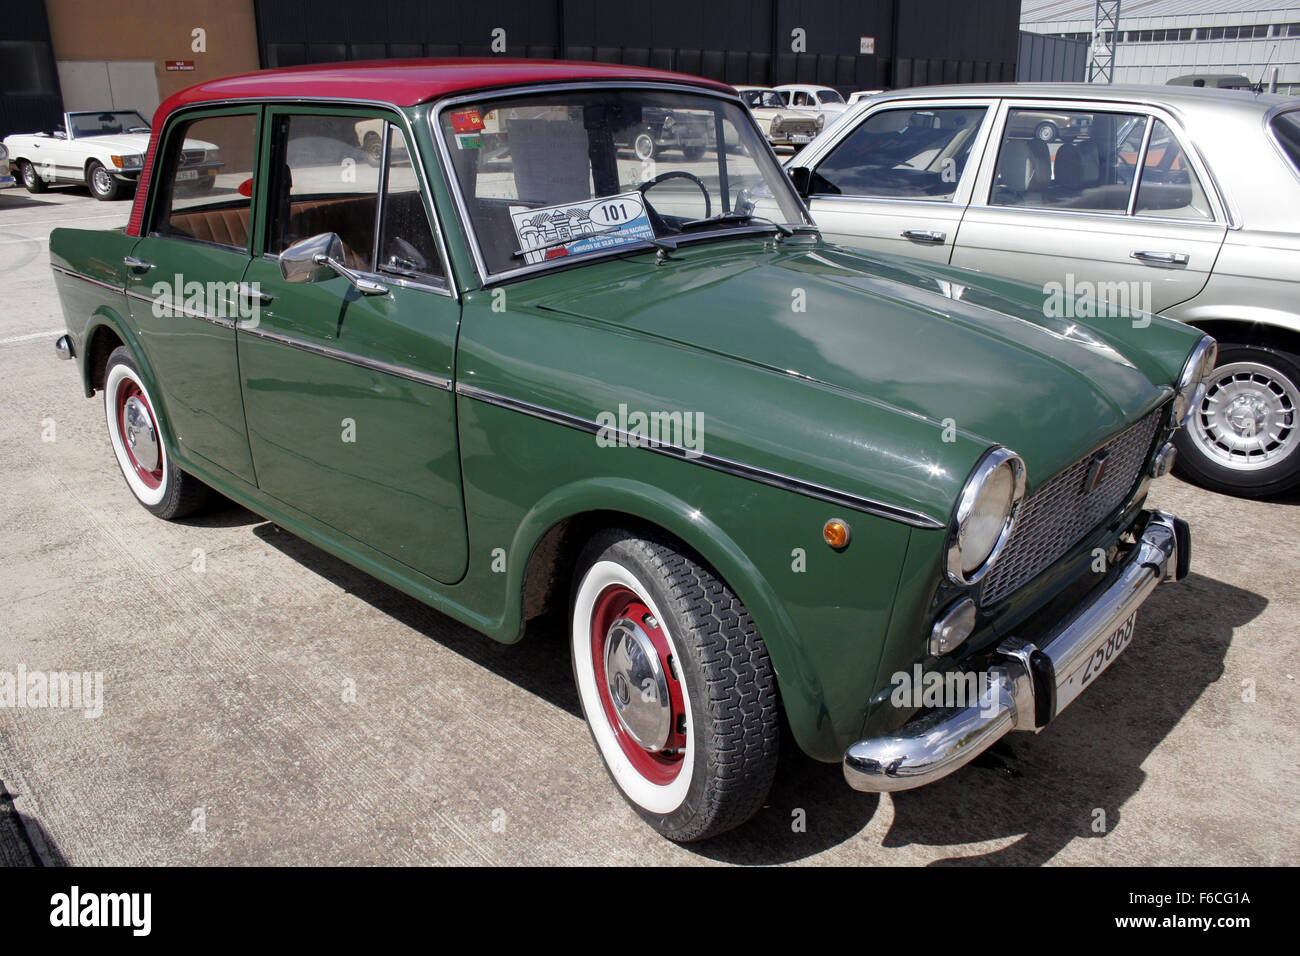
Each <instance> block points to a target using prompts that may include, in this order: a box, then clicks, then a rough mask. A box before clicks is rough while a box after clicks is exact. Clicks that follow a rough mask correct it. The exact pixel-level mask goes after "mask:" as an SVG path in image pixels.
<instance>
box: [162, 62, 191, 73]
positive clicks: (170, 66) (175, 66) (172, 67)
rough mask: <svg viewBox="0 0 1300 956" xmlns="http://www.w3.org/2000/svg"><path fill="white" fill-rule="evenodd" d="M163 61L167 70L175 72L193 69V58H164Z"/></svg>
mask: <svg viewBox="0 0 1300 956" xmlns="http://www.w3.org/2000/svg"><path fill="white" fill-rule="evenodd" d="M164 62H165V63H166V64H167V70H168V72H175V71H177V70H192V69H194V61H193V60H165V61H164Z"/></svg>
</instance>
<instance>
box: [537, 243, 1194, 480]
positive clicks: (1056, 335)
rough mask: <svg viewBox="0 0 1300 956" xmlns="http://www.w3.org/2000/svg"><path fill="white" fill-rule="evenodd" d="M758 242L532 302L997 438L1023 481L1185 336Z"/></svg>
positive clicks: (856, 257)
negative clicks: (1017, 460) (1021, 469)
mask: <svg viewBox="0 0 1300 956" xmlns="http://www.w3.org/2000/svg"><path fill="white" fill-rule="evenodd" d="M759 243H760V240H758V239H750V240H747V241H744V242H734V243H725V244H722V245H715V246H712V247H706V246H696V247H682V248H681V249H679V250H677V251H676V252H674V253H673V258H672V259H670V260H668V261H666V262H663V263H662V264H660V265H657V266H649V267H647V268H646V269H645V270H644V271H641V272H636V273H628V272H625V271H624V272H620V273H619V274H618V275H617V278H613V279H611V280H610V281H607V282H599V281H598V282H596V283H595V284H586V285H583V286H581V287H578V288H574V287H573V286H568V288H567V289H566V291H565V292H564V293H563V294H562V295H554V296H550V297H547V298H544V299H542V300H540V301H538V303H537V305H538V306H539V307H541V308H544V309H547V310H550V311H553V312H561V313H565V314H567V315H570V316H575V317H580V318H583V319H587V320H592V321H595V322H599V323H605V324H608V325H613V326H617V327H619V328H620V329H622V330H625V331H628V332H634V333H636V334H641V335H645V336H653V337H656V338H658V339H663V340H668V341H670V342H672V343H675V344H676V345H679V346H685V347H689V348H692V349H699V350H705V351H708V352H711V353H715V354H718V355H722V356H727V357H730V358H731V359H734V360H738V361H740V362H744V363H748V364H751V365H755V366H760V367H762V368H764V369H767V370H768V371H771V372H776V373H778V374H781V375H784V376H790V377H793V378H797V379H803V380H807V381H809V382H810V383H816V384H818V385H820V386H822V387H823V388H825V389H827V390H830V391H834V392H841V393H847V394H850V395H852V396H853V397H854V398H855V399H856V400H860V401H862V400H865V401H869V402H871V403H873V404H876V405H884V406H887V407H888V408H891V409H893V410H895V411H897V412H898V413H899V414H900V415H905V416H908V417H912V418H915V417H917V416H920V417H923V418H924V419H928V420H929V421H930V422H932V423H933V424H934V425H935V427H936V428H937V429H939V430H940V431H942V430H944V429H955V430H956V431H958V432H960V433H962V435H963V436H964V437H965V438H970V439H973V440H974V441H976V442H978V443H982V444H984V445H992V444H1001V445H1006V446H1008V447H1010V448H1012V449H1013V450H1015V451H1017V452H1019V453H1020V454H1021V455H1022V456H1024V458H1025V460H1026V462H1027V463H1028V465H1029V483H1030V487H1031V490H1032V488H1033V487H1035V486H1036V485H1038V484H1039V483H1041V481H1042V480H1044V479H1046V478H1047V477H1049V476H1051V475H1052V474H1055V473H1056V472H1057V471H1059V470H1060V469H1062V468H1064V467H1065V466H1067V465H1068V464H1070V463H1071V462H1073V461H1075V460H1077V459H1078V458H1079V457H1080V456H1082V455H1083V454H1086V453H1087V452H1089V451H1091V450H1093V449H1094V448H1096V447H1097V446H1099V445H1100V444H1102V443H1103V442H1104V441H1106V440H1107V439H1108V438H1110V437H1111V436H1112V435H1114V434H1116V433H1117V432H1118V431H1120V430H1121V429H1122V428H1123V427H1124V426H1125V425H1127V424H1129V423H1131V422H1133V421H1136V420H1137V419H1138V418H1139V417H1141V416H1142V415H1143V414H1144V413H1145V412H1147V411H1149V410H1150V409H1151V408H1153V407H1154V406H1155V405H1156V404H1158V403H1159V402H1160V401H1161V400H1162V399H1163V398H1164V397H1165V396H1167V395H1168V387H1167V386H1168V384H1169V382H1170V380H1171V379H1172V378H1173V377H1174V376H1175V375H1176V372H1177V369H1178V367H1179V364H1180V362H1181V358H1180V356H1181V357H1185V356H1186V354H1187V352H1188V351H1190V348H1191V342H1192V340H1193V339H1194V337H1195V336H1194V335H1192V336H1188V335H1185V334H1179V333H1178V332H1174V333H1172V334H1171V330H1170V328H1169V327H1170V326H1174V325H1176V324H1175V323H1171V322H1168V321H1167V320H1163V319H1154V320H1152V322H1153V324H1152V326H1150V327H1148V328H1147V329H1146V331H1147V332H1149V333H1150V334H1149V335H1148V337H1147V338H1146V339H1145V340H1143V339H1141V338H1140V337H1139V336H1138V335H1137V332H1136V331H1134V330H1132V329H1131V323H1130V322H1129V321H1128V320H1120V319H1107V320H1097V321H1094V322H1092V323H1086V322H1084V321H1081V320H1077V319H1057V318H1051V317H1048V316H1045V315H1044V308H1043V301H1044V296H1043V294H1042V293H1041V292H1040V291H1039V290H1037V289H1030V288H1029V287H1026V286H1023V285H1022V284H1019V283H1009V282H1005V281H1003V280H998V279H994V278H992V277H989V276H986V275H983V274H980V273H974V272H968V271H965V270H957V269H950V268H946V267H943V268H938V269H933V268H929V267H927V266H926V265H924V264H921V263H917V262H914V261H913V260H906V259H893V258H883V257H882V258H877V257H873V256H868V255H864V254H861V253H857V252H852V251H850V250H846V249H842V248H839V247H835V246H831V245H829V244H825V243H817V244H815V245H813V244H808V243H805V242H801V241H800V240H797V239H791V240H788V241H786V242H784V243H779V244H776V243H767V244H765V245H762V246H760V245H759ZM758 249H762V250H763V251H762V252H758V251H757V250H758ZM595 271H596V270H590V269H588V270H583V273H584V274H585V275H588V276H589V275H592V274H593V273H595ZM1178 328H1179V329H1180V330H1181V332H1190V331H1191V330H1188V329H1186V328H1185V327H1178ZM1130 333H1131V334H1130ZM1148 346H1149V347H1150V348H1147V347H1148ZM1151 349H1154V350H1155V352H1153V351H1151ZM1156 353H1160V354H1156ZM1171 367H1172V368H1173V371H1172V372H1171V371H1170V368H1171ZM949 440H951V439H949Z"/></svg>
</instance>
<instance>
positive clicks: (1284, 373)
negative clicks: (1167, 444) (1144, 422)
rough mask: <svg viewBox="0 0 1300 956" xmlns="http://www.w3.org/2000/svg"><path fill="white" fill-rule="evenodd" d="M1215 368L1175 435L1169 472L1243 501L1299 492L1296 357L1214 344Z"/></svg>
mask: <svg viewBox="0 0 1300 956" xmlns="http://www.w3.org/2000/svg"><path fill="white" fill-rule="evenodd" d="M1218 363H1219V364H1218V366H1217V367H1216V368H1215V370H1214V375H1213V376H1212V377H1211V379H1210V384H1209V387H1208V388H1207V389H1206V392H1205V399H1204V400H1203V401H1202V402H1201V404H1200V406H1199V407H1198V408H1197V409H1195V411H1193V412H1192V416H1191V418H1190V420H1189V421H1188V422H1187V425H1186V426H1185V427H1184V428H1183V429H1182V430H1181V431H1179V433H1178V438H1177V444H1178V459H1177V463H1176V465H1175V470H1176V471H1177V472H1178V473H1179V474H1180V475H1182V476H1183V477H1185V478H1187V479H1188V480H1189V481H1192V482H1195V483H1196V484H1198V485H1202V486H1204V487H1206V488H1210V489H1212V490H1214V491H1220V492H1223V493H1225V494H1230V495H1240V496H1243V497H1247V498H1261V497H1265V496H1267V495H1275V494H1280V493H1283V492H1286V491H1289V490H1291V489H1293V488H1296V487H1300V356H1297V355H1295V354H1293V353H1291V352H1287V351H1284V350H1282V349H1278V348H1273V347H1271V346H1267V345H1262V344H1253V343H1244V342H1229V341H1221V342H1220V343H1219V359H1218Z"/></svg>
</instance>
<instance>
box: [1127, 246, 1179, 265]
mask: <svg viewBox="0 0 1300 956" xmlns="http://www.w3.org/2000/svg"><path fill="white" fill-rule="evenodd" d="M1132 258H1134V259H1137V260H1139V261H1141V262H1158V263H1159V264H1160V265H1163V266H1185V265H1187V262H1188V255H1187V253H1185V252H1142V251H1141V250H1139V251H1137V252H1134V253H1133V254H1132Z"/></svg>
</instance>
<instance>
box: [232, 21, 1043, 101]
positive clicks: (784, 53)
mask: <svg viewBox="0 0 1300 956" xmlns="http://www.w3.org/2000/svg"><path fill="white" fill-rule="evenodd" d="M255 8H256V15H257V28H258V44H259V50H260V55H261V62H262V65H263V66H264V67H269V66H289V65H294V64H298V63H309V62H328V61H332V60H346V59H380V58H384V57H412V56H489V55H492V53H493V52H494V51H493V50H492V48H491V43H492V31H493V30H494V29H496V28H501V29H504V30H505V31H506V33H505V41H506V49H505V53H504V55H506V56H522V57H542V58H553V57H562V58H566V59H575V60H597V61H601V62H609V63H628V64H639V65H647V66H655V67H660V68H662V69H669V70H677V71H680V72H683V73H694V74H697V75H700V76H707V77H710V78H712V79H718V80H723V81H725V82H728V83H733V84H735V83H754V84H773V85H775V84H779V83H792V82H806V83H819V84H824V85H826V86H833V87H836V88H838V89H840V90H841V91H842V92H846V93H847V92H849V91H851V90H856V89H875V88H880V87H898V86H913V85H918V84H922V83H939V82H978V81H995V80H1011V79H1013V78H1014V76H1015V64H1016V52H1017V48H1016V44H1017V38H1018V35H1019V19H1020V4H1019V0H980V2H978V3H972V2H970V0H712V2H702V0H657V2H656V3H654V4H652V5H646V4H640V3H635V2H628V0H550V2H534V3H522V2H519V0H476V2H475V3H473V4H471V5H463V6H462V5H457V6H452V5H450V4H448V5H445V6H444V5H441V4H438V5H434V4H430V3H428V2H427V0H390V2H388V3H373V4H370V5H366V4H358V3H356V0H256V4H255ZM795 29H801V30H803V31H804V37H805V41H806V48H805V49H804V50H803V51H802V52H794V51H793V50H792V48H791V45H792V40H793V37H792V32H793V31H794V30H795ZM861 37H872V38H873V39H874V41H875V51H874V52H873V53H870V54H863V53H860V52H859V49H860V46H859V41H860V38H861Z"/></svg>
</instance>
